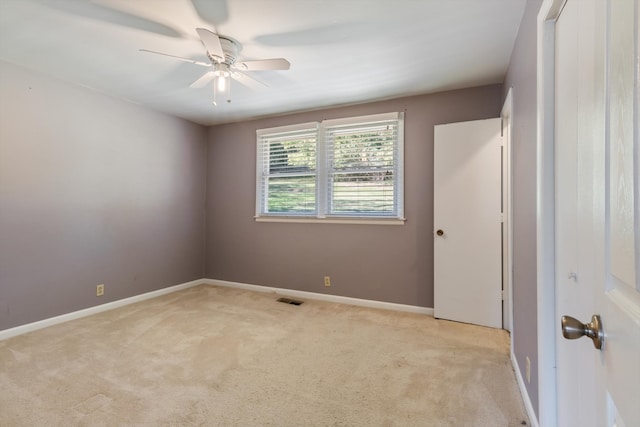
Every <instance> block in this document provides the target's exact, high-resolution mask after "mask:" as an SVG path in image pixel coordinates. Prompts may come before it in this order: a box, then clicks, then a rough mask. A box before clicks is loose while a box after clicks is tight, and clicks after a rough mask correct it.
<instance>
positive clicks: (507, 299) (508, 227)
mask: <svg viewBox="0 0 640 427" xmlns="http://www.w3.org/2000/svg"><path fill="white" fill-rule="evenodd" d="M500 118H501V119H502V147H503V151H502V168H503V170H502V223H503V228H502V229H503V236H502V272H503V273H502V274H503V276H502V287H503V297H502V329H506V330H507V331H509V332H510V333H511V334H510V336H511V338H510V339H511V348H512V349H513V292H512V284H513V228H512V226H513V207H512V206H513V205H512V188H513V169H512V158H513V156H512V150H511V135H512V132H513V88H509V90H508V92H507V96H506V97H505V100H504V104H503V106H502V111H501V112H500Z"/></svg>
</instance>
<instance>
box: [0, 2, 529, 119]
mask: <svg viewBox="0 0 640 427" xmlns="http://www.w3.org/2000/svg"><path fill="white" fill-rule="evenodd" d="M525 1H526V0H0V59H2V60H5V61H8V62H11V63H15V64H18V65H22V66H25V67H27V68H30V69H33V70H36V71H40V72H42V73H45V74H47V75H50V76H53V77H55V78H59V79H61V80H64V81H68V82H72V83H75V84H79V85H82V86H85V87H89V88H93V89H95V90H97V91H100V92H104V93H107V94H110V95H112V96H115V97H119V98H123V99H127V100H130V101H132V102H135V103H137V104H141V105H144V106H146V107H149V108H152V109H154V110H158V111H162V112H165V113H168V114H171V115H174V116H178V117H182V118H185V119H187V120H190V121H193V122H196V123H200V124H203V125H212V124H218V123H225V122H231V121H239V120H245V119H249V118H255V117H263V116H269V115H274V114H282V113H287V112H293V111H301V110H310V109H316V108H321V107H327V106H334V105H346V104H354V103H361V102H367V101H373V100H380V99H388V98H395V97H399V96H406V95H415V94H422V93H431V92H438V91H442V90H448V89H458V88H465V87H472V86H478V85H484V84H491V83H501V82H502V81H503V79H504V74H505V72H506V69H507V66H508V64H509V57H510V55H511V50H512V48H513V44H514V41H515V37H516V34H517V30H518V26H519V24H520V20H521V18H522V14H523V12H524V7H525ZM196 27H204V28H208V29H211V30H213V31H216V32H218V33H219V34H222V35H227V36H230V37H232V38H234V39H236V40H238V41H239V42H240V43H241V44H242V47H243V49H242V51H241V52H240V54H239V59H240V60H248V59H263V58H277V57H284V58H286V59H288V60H289V61H290V62H291V69H290V70H289V71H261V72H253V73H251V75H252V76H253V77H255V78H256V79H258V80H260V81H261V82H263V83H265V84H266V85H267V86H261V87H257V88H254V89H249V88H247V87H245V86H242V85H240V84H237V83H236V82H234V84H233V85H232V102H231V103H230V104H226V103H222V104H221V105H218V106H213V105H212V102H211V101H212V98H213V93H212V92H213V89H212V87H209V86H208V87H205V88H201V89H192V88H190V87H189V85H190V84H191V83H193V82H194V81H195V80H197V79H198V78H199V77H200V76H201V75H202V74H203V73H204V72H206V71H207V70H208V69H207V68H204V67H201V66H198V65H195V64H191V63H186V62H180V61H177V60H173V59H172V58H168V57H163V56H159V55H153V54H149V53H145V52H140V51H139V49H149V50H155V51H161V52H166V53H168V54H172V55H176V56H181V57H186V58H191V59H194V60H198V61H205V62H206V61H207V58H206V55H205V50H204V47H203V46H202V44H201V43H200V41H199V39H198V36H197V33H196V31H195V28H196Z"/></svg>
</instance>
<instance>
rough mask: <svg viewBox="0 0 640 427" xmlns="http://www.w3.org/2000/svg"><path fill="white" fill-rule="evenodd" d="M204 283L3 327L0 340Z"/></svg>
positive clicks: (171, 287) (172, 288) (190, 284)
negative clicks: (11, 326) (6, 327)
mask: <svg viewBox="0 0 640 427" xmlns="http://www.w3.org/2000/svg"><path fill="white" fill-rule="evenodd" d="M205 283H206V281H205V280H203V279H199V280H193V281H191V282H186V283H182V284H179V285H175V286H170V287H168V288H162V289H158V290H156V291H151V292H147V293H144V294H140V295H135V296H132V297H129V298H124V299H121V300H117V301H112V302H108V303H106V304H101V305H97V306H95V307H90V308H85V309H84V310H78V311H74V312H71V313H67V314H62V315H60V316H55V317H50V318H48V319H44V320H40V321H37V322H33V323H27V324H26V325H21V326H16V327H15V328H11V329H5V330H3V331H0V341H1V340H4V339H7V338H11V337H15V336H17V335H22V334H26V333H27V332H32V331H37V330H38V329H42V328H46V327H48V326H53V325H57V324H59V323H64V322H68V321H70V320H75V319H80V318H81V317H86V316H91V315H92V314H97V313H101V312H103V311H107V310H113V309H114V308H118V307H122V306H125V305H129V304H133V303H136V302H140V301H144V300H147V299H150V298H155V297H159V296H161V295H166V294H170V293H172V292H176V291H180V290H182V289H187V288H191V287H193V286H197V285H202V284H205Z"/></svg>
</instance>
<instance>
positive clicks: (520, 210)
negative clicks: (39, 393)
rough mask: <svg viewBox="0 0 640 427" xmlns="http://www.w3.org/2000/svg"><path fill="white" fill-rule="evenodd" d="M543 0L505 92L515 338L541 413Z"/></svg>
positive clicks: (522, 35)
mask: <svg viewBox="0 0 640 427" xmlns="http://www.w3.org/2000/svg"><path fill="white" fill-rule="evenodd" d="M541 5H542V0H528V1H527V6H526V9H525V13H524V16H523V18H522V23H521V25H520V30H519V32H518V38H517V39H516V43H515V45H514V48H513V53H512V56H511V63H510V65H509V69H508V72H507V77H506V79H505V84H504V95H506V93H507V91H508V90H509V88H510V87H513V114H512V117H513V132H512V136H513V139H512V140H513V142H512V143H513V317H514V319H513V339H514V348H513V351H514V353H515V356H516V359H517V360H518V366H519V367H520V369H521V370H522V372H521V373H522V378H526V377H525V372H524V371H525V367H526V358H527V357H529V359H530V360H531V384H525V385H526V387H527V392H528V394H529V397H530V399H531V403H532V405H533V407H534V409H535V410H536V414H537V413H538V344H537V333H538V332H537V326H536V323H537V314H536V310H537V304H536V301H537V287H536V280H537V274H536V136H537V132H536V67H537V62H536V37H537V35H536V34H537V30H536V18H537V15H538V11H539V10H540V6H541Z"/></svg>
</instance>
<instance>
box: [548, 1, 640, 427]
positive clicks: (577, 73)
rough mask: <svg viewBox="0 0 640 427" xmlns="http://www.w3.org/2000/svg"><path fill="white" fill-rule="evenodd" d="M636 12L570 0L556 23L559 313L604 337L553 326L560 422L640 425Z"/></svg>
mask: <svg viewBox="0 0 640 427" xmlns="http://www.w3.org/2000/svg"><path fill="white" fill-rule="evenodd" d="M638 14H639V5H638V0H609V1H602V0H579V1H578V0H568V1H567V3H566V4H565V6H564V8H563V10H562V12H561V14H560V16H559V18H558V20H557V22H556V37H555V39H556V58H555V64H556V86H555V114H556V117H555V123H556V125H555V137H554V138H555V192H556V197H555V209H556V219H555V224H556V229H555V235H556V239H555V244H556V255H555V256H556V258H555V267H556V268H555V270H556V277H555V285H556V318H557V321H558V323H559V320H560V317H561V316H562V315H569V316H572V317H575V318H577V319H579V320H580V321H582V322H584V323H587V322H589V321H590V320H591V315H593V314H599V315H600V316H601V319H602V325H603V329H604V333H605V342H604V347H603V348H602V350H596V349H595V348H594V346H593V343H592V342H591V340H589V339H588V338H581V339H579V340H577V341H569V340H566V339H564V338H563V337H562V335H561V334H560V328H558V335H557V338H556V360H557V393H558V405H557V408H558V419H557V421H558V425H559V426H594V427H600V426H614V425H617V426H619V427H620V426H627V427H630V426H640V400H638V395H639V394H640V284H639V280H638V271H639V267H640V262H639V257H638V253H637V251H638V248H640V237H639V236H640V233H639V230H638V228H637V227H638V224H640V209H639V208H638V206H639V204H638V203H639V197H640V192H639V189H640V175H639V169H640V158H639V154H638V151H639V146H638V132H639V129H638V123H639V122H638V120H639V116H638V108H639V107H638V101H637V100H638V85H639V82H638V76H639V74H638V64H639V62H640V61H638V45H639V44H640V42H639V41H638V30H637V28H638V21H639V18H638ZM634 99H635V100H636V101H635V104H634Z"/></svg>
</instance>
